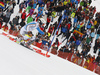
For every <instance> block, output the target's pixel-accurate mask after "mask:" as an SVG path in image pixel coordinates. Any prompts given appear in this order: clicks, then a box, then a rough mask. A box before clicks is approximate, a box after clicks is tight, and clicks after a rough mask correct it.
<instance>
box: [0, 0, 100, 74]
mask: <svg viewBox="0 0 100 75" xmlns="http://www.w3.org/2000/svg"><path fill="white" fill-rule="evenodd" d="M2 2H4V4H5V9H1V8H0V29H1V28H3V30H4V31H8V32H9V33H10V34H12V35H14V36H17V37H18V34H19V31H20V28H21V27H23V26H24V25H26V24H27V23H30V22H32V21H37V20H38V19H39V18H44V16H46V25H45V26H41V27H40V29H41V30H43V31H44V32H45V35H41V34H39V33H38V34H37V35H36V41H35V42H34V43H33V45H35V46H37V47H39V48H42V49H43V50H46V51H47V50H48V48H49V46H50V44H51V38H52V36H53V35H54V34H55V35H57V37H56V40H55V41H54V42H53V44H52V46H51V50H50V52H51V53H53V54H55V55H58V56H59V57H62V58H64V59H67V60H69V61H71V62H73V63H75V64H77V65H80V66H82V67H84V68H87V69H89V70H91V71H94V72H96V73H98V74H100V12H97V13H96V7H95V6H91V3H92V0H38V1H37V0H24V1H22V2H19V0H18V2H16V1H15V0H12V1H9V0H7V1H6V0H5V1H2ZM16 5H18V6H19V11H18V13H20V14H21V16H18V15H17V16H16V17H14V18H13V19H12V20H10V18H11V15H12V14H13V13H16V12H14V9H15V6H16ZM36 9H37V11H35V10H36ZM63 15H64V17H63V19H62V16H63ZM57 17H58V19H56V18H57ZM20 19H21V21H20V22H19V20H20ZM55 20H56V21H55ZM60 21H61V23H60ZM59 23H60V26H59V28H58V31H57V32H56V29H57V27H58V25H59ZM8 24H9V25H10V28H8ZM55 32H56V33H55ZM60 36H61V37H60ZM95 36H96V38H95ZM60 39H61V40H62V39H63V40H62V42H59V40H60ZM93 40H95V41H94V42H95V43H94V42H93ZM63 42H66V43H65V44H64V45H63V46H60V45H61V44H63ZM93 43H94V46H93V49H92V50H93V53H94V54H97V52H98V55H97V57H95V55H91V54H90V53H89V52H90V50H91V48H92V44H93ZM59 47H60V48H59ZM80 49H81V51H80Z"/></svg>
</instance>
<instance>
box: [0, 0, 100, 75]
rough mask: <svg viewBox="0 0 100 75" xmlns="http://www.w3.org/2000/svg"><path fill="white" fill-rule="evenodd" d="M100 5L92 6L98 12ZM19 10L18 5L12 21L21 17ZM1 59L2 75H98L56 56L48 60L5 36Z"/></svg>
mask: <svg viewBox="0 0 100 75" xmlns="http://www.w3.org/2000/svg"><path fill="white" fill-rule="evenodd" d="M20 1H22V0H20ZM99 3H100V1H99V0H96V1H94V0H93V2H92V4H91V5H92V6H96V8H97V12H99ZM16 9H17V10H16ZM18 10H19V9H18V5H17V6H16V7H15V10H14V12H16V13H14V14H12V15H11V19H10V21H11V20H12V19H13V17H15V16H16V15H20V14H18ZM57 18H58V17H57ZM0 32H1V30H0ZM36 32H37V31H36ZM60 41H61V40H60ZM91 53H92V51H91ZM49 54H50V53H49ZM0 59H1V61H0V75H97V74H95V73H93V72H91V71H89V70H87V69H84V68H82V67H80V66H78V65H76V64H74V63H71V62H69V61H67V60H64V59H62V58H60V57H58V56H56V55H53V54H50V58H47V57H44V56H42V55H40V54H38V53H36V52H32V51H30V50H29V49H27V48H24V47H22V46H20V45H18V44H16V43H14V42H12V41H10V40H9V39H8V38H7V37H5V36H3V35H0Z"/></svg>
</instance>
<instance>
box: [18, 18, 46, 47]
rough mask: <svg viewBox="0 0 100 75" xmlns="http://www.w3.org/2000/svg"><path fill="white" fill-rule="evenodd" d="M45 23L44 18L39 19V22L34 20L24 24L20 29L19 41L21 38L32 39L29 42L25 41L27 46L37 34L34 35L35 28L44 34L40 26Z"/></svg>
mask: <svg viewBox="0 0 100 75" xmlns="http://www.w3.org/2000/svg"><path fill="white" fill-rule="evenodd" d="M44 24H45V21H43V19H39V20H38V22H35V21H34V22H31V23H28V24H27V25H25V26H23V27H22V28H21V29H20V36H21V37H19V38H18V39H17V42H18V43H20V42H21V40H25V39H26V40H27V39H30V40H29V41H28V42H26V43H25V45H27V46H28V45H30V44H31V43H32V42H33V41H34V40H35V36H33V34H32V31H33V30H34V29H37V30H38V32H39V33H40V34H42V35H44V32H43V31H42V30H41V29H40V26H41V25H44ZM31 34H32V35H31ZM30 35H31V36H30Z"/></svg>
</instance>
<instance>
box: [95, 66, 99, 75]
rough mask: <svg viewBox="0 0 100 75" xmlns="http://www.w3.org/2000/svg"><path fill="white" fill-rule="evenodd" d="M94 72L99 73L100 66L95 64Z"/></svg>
mask: <svg viewBox="0 0 100 75" xmlns="http://www.w3.org/2000/svg"><path fill="white" fill-rule="evenodd" d="M95 73H97V74H99V75H100V66H98V65H97V66H96V68H95Z"/></svg>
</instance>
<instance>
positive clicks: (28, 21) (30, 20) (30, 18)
mask: <svg viewBox="0 0 100 75" xmlns="http://www.w3.org/2000/svg"><path fill="white" fill-rule="evenodd" d="M32 21H33V18H32V17H30V16H29V17H28V18H27V24H28V23H30V22H32Z"/></svg>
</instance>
